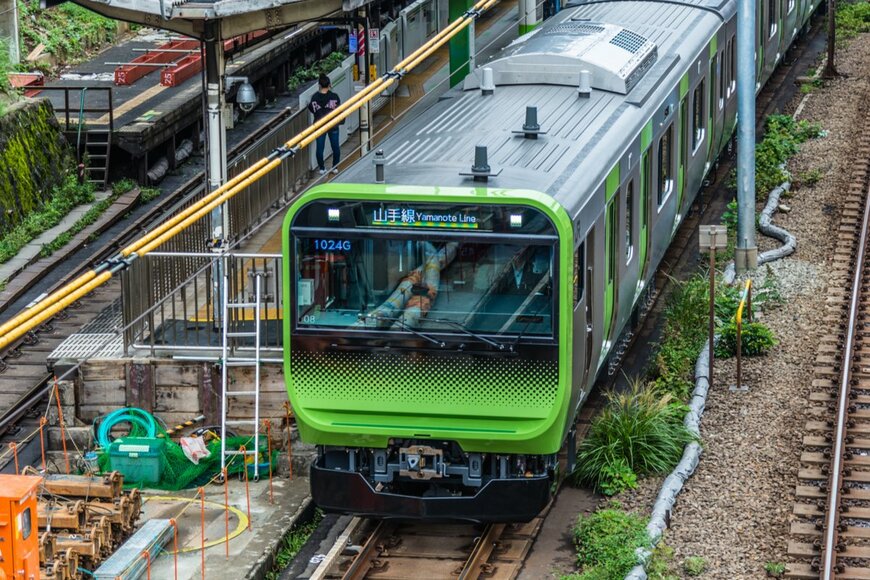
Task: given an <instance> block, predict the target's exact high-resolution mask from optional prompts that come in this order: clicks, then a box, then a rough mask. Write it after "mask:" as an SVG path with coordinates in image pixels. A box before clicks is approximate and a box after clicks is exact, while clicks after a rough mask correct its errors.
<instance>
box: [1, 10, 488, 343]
mask: <svg viewBox="0 0 870 580" xmlns="http://www.w3.org/2000/svg"><path fill="white" fill-rule="evenodd" d="M497 3H498V0H479V1H478V2H477V3H476V4H475V5H474V6H473V7H472V8H470V9H469V10H468V11H467V12H466V13H465V14H463V15H462V16H460V17H459V18H457V19H456V20H454V21H453V22H452V23H451V24H450V25H449V26H447V28H445V29H444V30H442V31H441V32H439V33H438V34H437V35H435V36H434V37H433V38H432V39H430V40H429V41H428V42H426V43H425V44H424V45H423V46H421V47H420V48H418V49H417V50H415V51H414V52H413V53H411V54H410V55H409V56H408V57H406V58H405V59H404V60H402V61H401V62H400V63H398V64H397V65H396V66H395V67H394V68H393V70H391V71H390V72H387V73H385V74H384V75H382V76H381V77H379V78H378V79H376V80H375V81H374V82H372V83H370V84H369V85H367V86H366V87H365V88H364V89H363V90H362V91H360V92H359V93H357V94H356V95H354V96H353V97H351V98H350V99H348V100H347V101H346V102H345V103H342V104H341V105H340V106H339V107H338V108H337V109H335V110H334V111H332V112H331V113H329V114H328V115H326V116H325V117H323V118H322V119H320V120H319V121H317V122H315V123H314V124H313V125H311V126H310V127H308V128H307V129H305V130H304V131H302V132H301V133H299V134H298V135H296V136H295V137H293V138H292V139H290V140H289V141H287V142H286V143H285V144H284V145H283V146H282V147H279V148H277V149H276V150H275V151H274V152H272V153H271V154H270V155H269V156H268V157H264V158H263V159H260V160H259V161H257V162H256V163H254V164H253V165H251V166H250V167H249V168H247V169H246V170H245V171H243V172H242V173H240V174H239V175H237V176H236V177H234V178H232V179H231V180H229V181H228V182H227V183H226V184H224V185H222V186H220V187H218V188H217V189H215V190H214V191H213V192H211V193H210V194H208V195H207V196H205V197H203V198H202V199H201V200H199V201H197V202H196V203H194V204H192V205H191V206H190V207H188V208H186V209H185V210H184V211H182V212H181V213H179V214H177V215H176V216H174V217H172V218H170V219H169V220H167V221H166V222H164V223H163V224H161V225H160V226H158V227H156V228H154V229H153V230H151V231H149V232H148V233H146V234H145V235H144V236H142V237H141V238H140V239H139V240H137V241H135V242H133V243H132V244H130V245H129V246H127V247H126V248H124V249H123V250H121V251H120V252H119V253H118V255H116V256H114V257H113V258H110V259H109V260H106V261H105V262H103V263H101V264H99V265H98V266H96V267H95V268H94V269H93V270H91V271H90V272H87V273H86V274H83V275H82V276H80V277H79V278H77V279H76V280H73V281H72V282H70V283H69V284H67V285H65V286H63V287H62V288H60V289H58V290H57V291H55V292H54V293H52V294H51V295H49V296H47V297H46V298H44V299H43V300H41V301H39V302H38V303H37V304H35V305H34V306H32V307H31V308H29V309H27V310H25V311H23V312H21V313H20V314H18V315H17V316H15V317H13V318H12V319H11V320H9V321H8V322H6V323H5V324H3V325H2V326H0V351H2V350H3V349H5V348H7V347H9V346H10V345H12V343H13V342H14V341H16V340H18V339H19V338H21V337H22V336H24V335H25V334H27V333H28V332H30V331H31V330H33V329H34V328H36V327H37V326H39V325H40V324H42V323H43V322H45V321H47V320H49V319H50V318H52V317H53V316H55V315H57V314H58V313H59V312H61V311H62V310H63V309H64V308H66V307H68V306H69V305H70V304H72V303H73V302H75V301H77V300H78V299H79V298H82V297H83V296H85V295H87V294H89V293H90V292H91V291H93V290H94V289H96V288H98V287H99V286H102V285H103V284H105V283H106V282H108V281H109V280H110V279H111V278H112V277H113V276H114V275H115V274H117V273H118V272H121V271H122V270H126V269H127V268H128V267H129V266H130V264H131V263H132V262H133V261H134V260H136V259H137V258H138V257H140V256H144V255H145V254H147V253H149V252H151V251H153V250H154V249H156V248H157V247H158V246H160V245H161V244H163V243H165V242H166V241H167V240H170V239H172V238H173V237H175V236H176V235H178V234H179V233H180V232H182V231H184V230H185V229H187V228H188V227H190V226H191V225H192V224H194V223H195V222H197V221H198V220H199V219H201V218H202V217H204V216H206V215H209V214H210V213H211V211H212V209H214V208H216V207H218V206H219V205H221V204H223V203H224V202H226V201H227V200H228V199H230V198H232V197H233V196H235V195H236V194H238V193H240V192H241V191H243V190H244V189H245V188H247V187H248V186H249V185H251V184H253V183H255V182H256V181H259V180H260V179H262V178H263V177H264V176H265V175H266V174H268V173H269V172H271V171H272V170H274V169H276V168H277V167H279V166H280V165H281V163H283V161H284V160H285V159H288V158H291V157H294V156H295V155H296V154H297V153H298V152H299V151H301V150H302V149H304V148H305V147H307V146H308V145H310V144H311V143H313V142H314V141H315V139H317V137H319V136H321V135H324V134H326V133H327V132H328V131H330V130H331V129H332V128H334V127H336V126H337V125H338V124H339V123H340V122H341V121H343V120H344V119H345V118H347V117H348V116H349V115H350V114H351V113H353V112H354V111H356V110H358V109H359V108H360V107H362V106H363V105H364V104H365V103H367V102H369V101H371V100H373V99H375V98H376V97H377V96H378V95H380V93H381V92H383V91H384V90H385V89H387V88H388V87H390V86H391V85H392V84H394V83H395V82H397V81H398V80H400V79H401V78H402V77H404V76H405V75H406V74H407V73H408V72H410V71H411V70H412V69H413V68H414V67H416V66H417V65H419V64H420V63H421V62H422V61H423V60H424V59H426V58H428V57H429V56H431V55H432V54H433V53H434V52H435V51H436V50H438V49H439V48H441V47H442V46H444V44H446V43H447V41H448V40H450V39H451V38H453V37H454V36H456V35H457V34H458V33H459V32H461V31H462V30H464V29H465V28H466V27H468V26H469V25H470V24H471V23H472V22H473V21H474V20H476V19H477V18H478V17H479V16H480V15H481V13H483V12H484V11H486V10H488V9H489V8H491V7H493V6H495V5H496V4H497Z"/></svg>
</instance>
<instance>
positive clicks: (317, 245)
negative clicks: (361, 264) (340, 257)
mask: <svg viewBox="0 0 870 580" xmlns="http://www.w3.org/2000/svg"><path fill="white" fill-rule="evenodd" d="M350 247H351V246H350V240H320V239H317V240H314V249H315V250H318V251H321V252H349V251H350Z"/></svg>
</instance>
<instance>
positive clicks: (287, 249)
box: [284, 184, 582, 521]
mask: <svg viewBox="0 0 870 580" xmlns="http://www.w3.org/2000/svg"><path fill="white" fill-rule="evenodd" d="M284 255H285V257H286V258H285V261H284V262H285V266H284V304H285V305H287V306H285V312H286V313H287V314H286V315H285V317H284V333H285V335H284V344H285V376H286V381H287V388H288V393H289V396H290V399H291V402H292V404H293V408H294V411H295V413H296V417H297V422H298V425H299V429H300V434H301V437H302V439H303V440H304V441H306V442H308V443H313V444H315V445H317V447H318V457H317V460H316V462H315V464H314V465H313V466H312V471H311V486H312V495H313V498H314V500H315V502H316V503H317V504H318V505H320V506H322V507H324V508H326V509H329V510H332V511H339V512H352V513H357V514H364V515H372V516H383V517H413V518H423V519H456V518H459V519H466V520H474V521H521V520H529V519H531V518H533V517H534V516H535V515H537V514H538V513H539V512H540V510H541V509H542V508H543V507H544V505H546V502H547V501H548V500H549V497H550V491H551V485H552V483H553V480H554V476H555V470H556V456H557V453H558V451H559V450H560V449H561V447H562V444H563V441H564V440H565V436H566V433H567V431H568V428H569V425H568V422H569V420H568V416H569V413H568V409H569V406H570V400H571V396H572V389H571V384H572V374H571V372H572V368H571V367H572V365H571V356H572V348H573V340H572V336H571V333H572V326H573V325H572V315H573V296H574V288H573V277H572V274H573V272H574V267H575V265H574V243H573V226H572V223H571V220H570V219H569V217H568V216H567V214H566V213H565V212H564V210H563V209H562V208H561V206H559V205H558V204H556V203H555V202H554V201H553V200H552V199H551V198H550V197H549V196H546V195H544V194H541V193H537V192H532V191H516V190H493V189H485V188H468V189H465V188H456V189H451V188H420V187H413V188H402V187H399V186H376V185H344V184H329V185H325V186H321V187H319V188H316V189H314V190H312V191H311V192H309V193H308V194H306V195H305V196H303V198H301V199H300V200H299V201H298V202H297V203H296V204H294V205H293V206H292V207H291V209H290V211H289V212H288V215H287V217H286V218H285V222H284ZM581 342H582V341H581ZM571 416H572V417H573V414H571Z"/></svg>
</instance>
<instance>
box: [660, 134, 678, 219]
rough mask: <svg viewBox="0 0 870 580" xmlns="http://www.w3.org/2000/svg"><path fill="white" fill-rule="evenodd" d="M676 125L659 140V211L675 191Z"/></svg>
mask: <svg viewBox="0 0 870 580" xmlns="http://www.w3.org/2000/svg"><path fill="white" fill-rule="evenodd" d="M673 146H674V125H673V123H671V124H670V125H668V128H667V129H666V130H665V134H664V135H662V138H661V139H659V151H658V154H659V159H658V161H659V163H658V170H659V183H658V186H659V187H658V193H657V198H656V201H657V202H658V207H659V209H661V208H662V206H663V205H664V204H665V200H666V199H667V198H668V196H669V195H670V194H671V191H673V189H674V171H673V155H674V150H673Z"/></svg>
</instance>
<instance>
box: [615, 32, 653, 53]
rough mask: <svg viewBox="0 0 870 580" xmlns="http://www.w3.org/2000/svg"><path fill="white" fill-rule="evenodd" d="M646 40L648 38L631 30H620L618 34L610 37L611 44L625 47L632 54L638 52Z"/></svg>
mask: <svg viewBox="0 0 870 580" xmlns="http://www.w3.org/2000/svg"><path fill="white" fill-rule="evenodd" d="M645 42H646V38H644V37H643V36H641V35H639V34H635V33H634V32H632V31H631V30H620V31H619V32H618V33H617V34H616V36H614V37H613V38H611V39H610V44H612V45H613V46H618V47H619V48H622V49H625V50H627V51H628V52H630V53H632V54H637V52H638V51H639V50H640V47H642V46H643V45H644V43H645Z"/></svg>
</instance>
